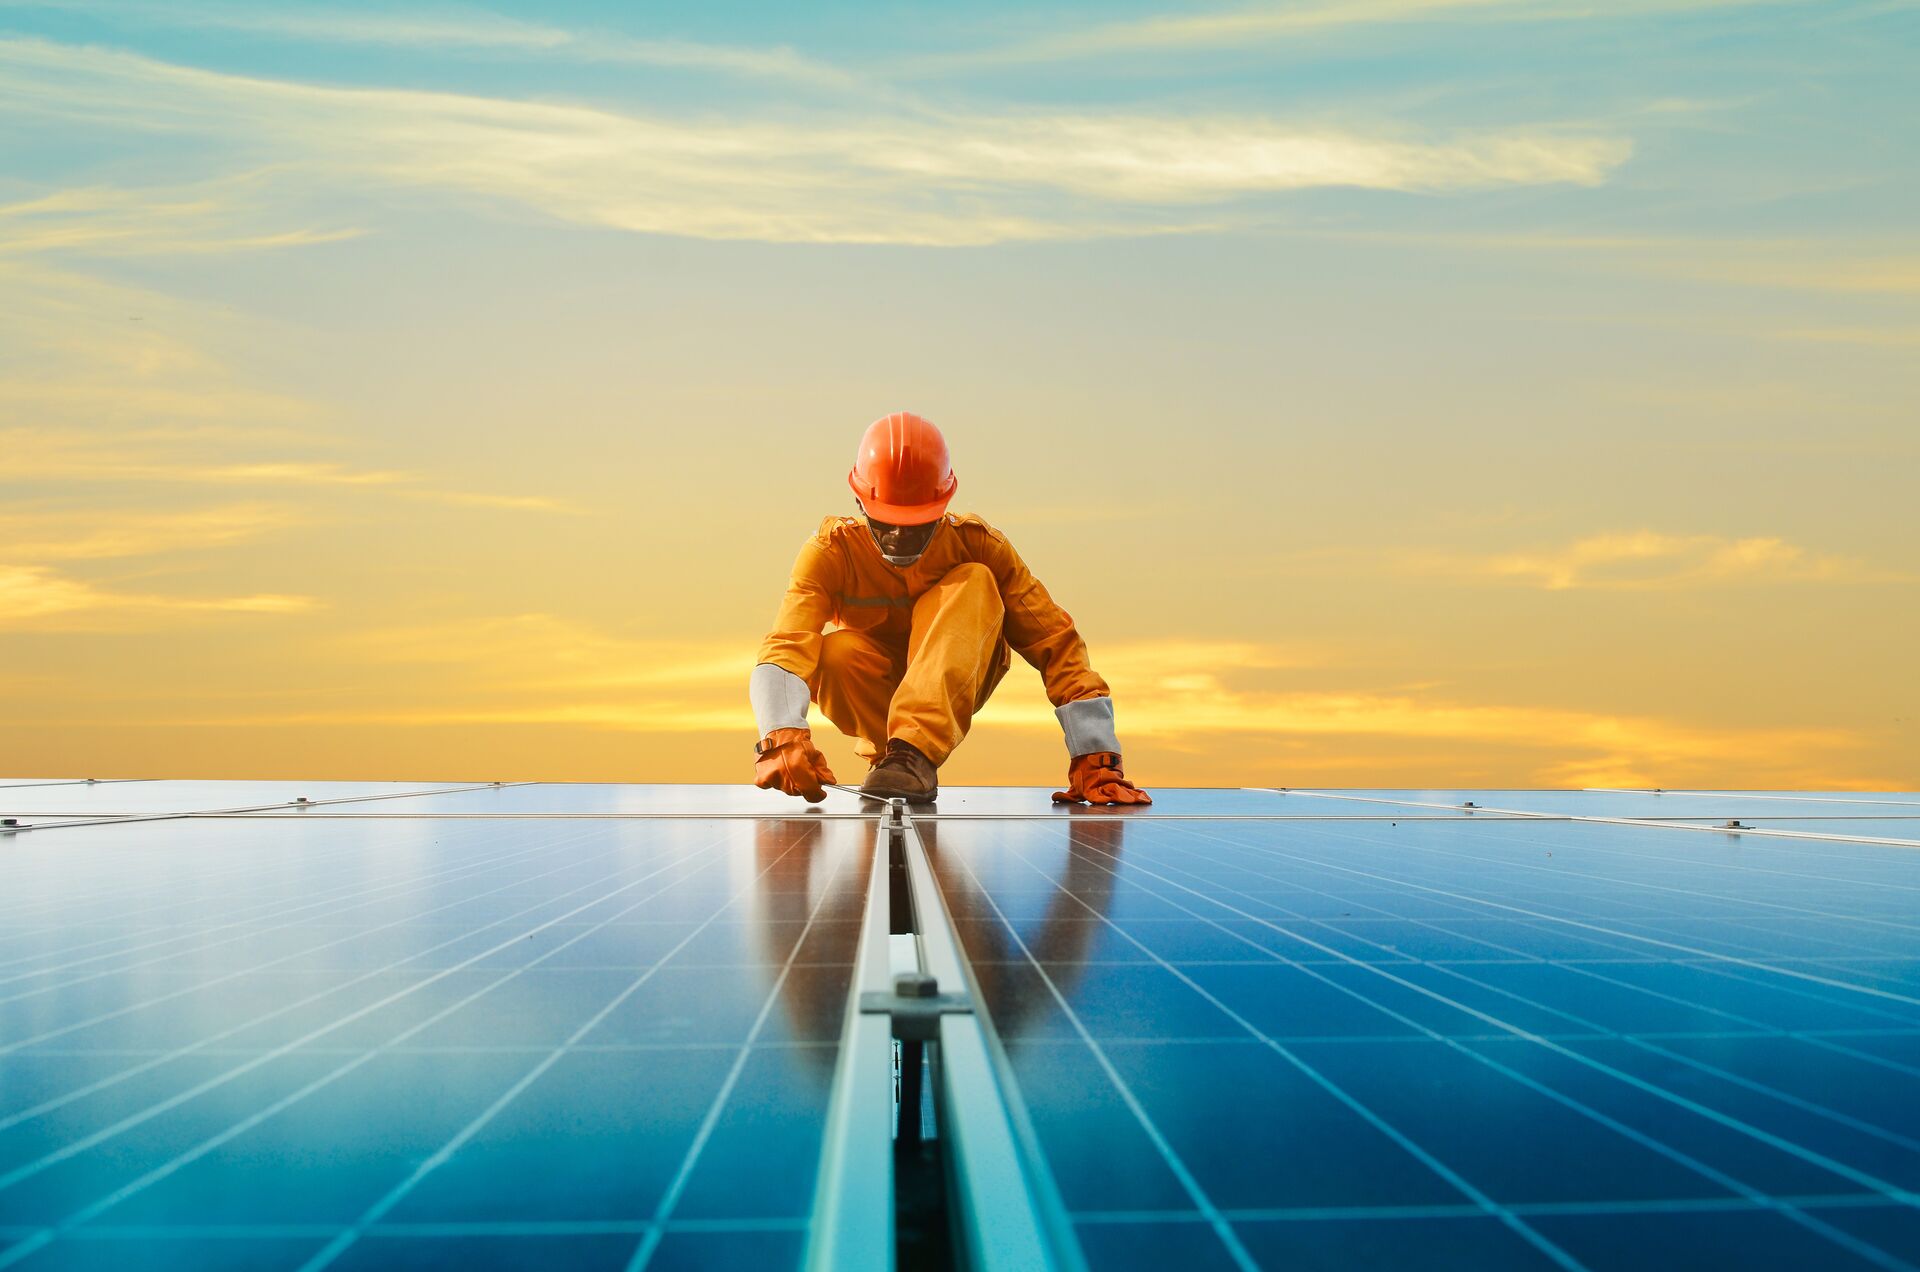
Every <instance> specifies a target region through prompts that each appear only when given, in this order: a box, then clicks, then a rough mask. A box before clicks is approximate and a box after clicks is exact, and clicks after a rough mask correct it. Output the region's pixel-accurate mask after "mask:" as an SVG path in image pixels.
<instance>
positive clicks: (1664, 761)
mask: <svg viewBox="0 0 1920 1272" xmlns="http://www.w3.org/2000/svg"><path fill="white" fill-rule="evenodd" d="M1201 644H1202V645H1205V644H1206V642H1201ZM1192 647H1193V642H1187V641H1176V642H1172V643H1171V644H1168V643H1166V642H1157V641H1156V642H1144V643H1140V644H1137V645H1132V646H1116V647H1114V648H1112V649H1110V650H1102V651H1100V652H1099V659H1098V661H1099V663H1100V665H1101V668H1102V671H1103V674H1105V675H1106V676H1107V678H1108V680H1109V681H1111V683H1112V685H1113V691H1114V700H1115V703H1116V704H1117V707H1118V717H1119V726H1120V732H1121V735H1122V737H1123V738H1139V739H1141V740H1143V741H1149V742H1151V744H1152V745H1153V746H1155V747H1156V748H1157V747H1170V748H1171V749H1173V750H1175V751H1178V750H1181V749H1183V748H1194V749H1205V750H1207V751H1209V752H1210V753H1214V754H1218V753H1219V752H1220V748H1221V747H1222V739H1223V738H1241V739H1245V738H1249V737H1252V736H1259V737H1261V738H1262V739H1264V740H1266V741H1267V742H1270V743H1271V744H1273V745H1274V746H1275V747H1282V748H1283V747H1284V746H1285V745H1286V744H1288V743H1289V740H1292V741H1300V742H1305V743H1306V744H1307V746H1306V751H1305V757H1306V759H1308V760H1311V759H1312V758H1313V756H1314V755H1315V754H1318V753H1321V752H1326V753H1327V754H1329V755H1334V754H1339V753H1340V748H1341V747H1342V746H1343V745H1346V743H1345V742H1343V741H1342V740H1343V739H1344V740H1347V742H1354V743H1365V744H1370V745H1378V744H1381V743H1388V742H1390V743H1392V744H1394V745H1404V744H1408V743H1413V744H1418V743H1421V742H1429V743H1432V742H1439V743H1445V744H1447V745H1449V746H1450V747H1452V748H1454V749H1453V751H1452V753H1451V755H1450V757H1449V758H1450V763H1449V765H1447V766H1446V767H1452V768H1454V769H1459V768H1462V767H1466V766H1467V765H1468V764H1469V763H1470V760H1469V754H1470V753H1471V752H1481V753H1485V752H1496V753H1498V754H1500V755H1501V757H1502V759H1501V765H1502V767H1504V768H1505V769H1506V770H1507V771H1509V772H1512V771H1514V769H1515V767H1516V766H1529V767H1530V768H1531V773H1530V778H1531V780H1532V781H1534V782H1537V783H1539V784H1541V785H1566V784H1574V785H1597V784H1603V781H1611V780H1614V779H1618V778H1621V777H1623V776H1624V777H1628V778H1629V779H1630V780H1629V782H1628V783H1627V784H1646V785H1683V784H1685V783H1686V782H1688V781H1700V780H1704V779H1705V778H1706V777H1708V776H1710V775H1713V774H1725V773H1729V772H1739V773H1742V774H1746V775H1749V776H1750V777H1752V778H1753V779H1755V780H1759V781H1763V782H1767V783H1772V784H1788V783H1790V782H1792V781H1798V780H1805V779H1810V778H1814V777H1816V776H1817V777H1820V778H1822V779H1824V780H1827V781H1830V782H1831V781H1838V780H1840V778H1838V777H1837V776H1836V775H1837V774H1841V773H1844V772H1846V771H1847V770H1848V769H1849V768H1850V766H1854V765H1856V764H1857V759H1858V756H1859V755H1860V754H1861V753H1862V752H1863V751H1865V749H1866V747H1867V744H1868V741H1869V740H1868V739H1866V738H1863V737H1862V736H1861V735H1860V734H1859V733H1857V732H1855V731H1853V730H1849V729H1841V728H1766V727H1754V728H1741V727H1724V726H1722V727H1715V726H1702V725H1696V724H1692V723H1688V722H1685V721H1680V720H1674V719H1666V718H1660V717H1654V716H1643V715H1633V714H1626V713H1619V712H1610V711H1592V710H1582V709H1579V708H1577V707H1567V706H1512V705H1505V704H1500V703H1487V702H1462V701H1459V700H1457V699H1454V698H1449V697H1447V696H1446V695H1445V694H1444V693H1441V692H1435V691H1429V690H1420V689H1416V688H1413V687H1406V688H1402V689H1400V690H1394V691H1379V690H1373V689H1354V690H1348V691H1325V690H1314V691H1294V690H1286V689H1280V690H1274V689H1266V688H1259V689H1255V688H1248V687H1245V686H1244V685H1243V684H1240V683H1237V682H1239V681H1242V680H1244V677H1243V676H1242V675H1241V672H1242V670H1243V668H1244V667H1246V666H1247V665H1249V663H1250V662H1251V664H1252V665H1259V664H1260V663H1266V664H1268V665H1282V664H1285V663H1287V662H1288V661H1289V660H1291V659H1294V658H1296V657H1297V655H1296V654H1294V653H1292V652H1290V651H1287V650H1285V649H1269V650H1265V651H1264V652H1254V653H1253V656H1252V659H1251V660H1249V659H1248V653H1249V651H1259V650H1260V647H1257V646H1250V647H1248V648H1247V649H1241V650H1239V651H1238V652H1236V653H1234V654H1233V655H1232V661H1230V662H1228V663H1226V664H1225V665H1222V664H1219V663H1206V662H1193V661H1190V659H1191V656H1192ZM1167 653H1172V654H1173V655H1174V656H1173V657H1172V658H1170V659H1169V658H1165V657H1163V655H1165V654H1167ZM1156 666H1159V667H1161V668H1162V670H1161V671H1160V672H1158V673H1155V672H1153V671H1151V670H1148V669H1150V668H1154V667H1156ZM981 719H982V720H983V721H991V722H993V723H994V724H996V725H1010V726H1012V727H1016V728H1022V729H1031V730H1042V731H1045V730H1050V729H1054V728H1057V727H1058V726H1057V724H1056V722H1055V721H1054V718H1053V713H1052V712H1051V711H1050V710H1049V709H1048V708H1047V704H1046V702H1045V701H1044V700H1043V699H1041V700H1035V699H1034V697H1033V696H1032V695H1013V694H1002V695H998V696H996V698H995V700H994V701H993V702H991V703H989V704H988V706H987V708H986V710H985V711H984V712H983V713H982V716H981ZM1241 745H1244V744H1241ZM1270 754H1271V758H1270V760H1269V761H1268V764H1269V771H1270V772H1284V771H1285V767H1286V765H1287V763H1288V756H1289V755H1290V754H1291V752H1289V751H1287V750H1285V749H1276V750H1273V751H1272V752H1271V753H1270ZM1329 762H1332V761H1329ZM1378 762H1379V761H1378V758H1377V753H1375V758H1373V759H1371V760H1369V759H1368V758H1366V756H1365V747H1364V746H1362V747H1360V748H1359V749H1354V748H1353V747H1349V748H1348V754H1347V757H1346V760H1345V762H1344V767H1345V768H1346V769H1347V771H1349V772H1365V771H1367V770H1368V768H1369V767H1377V764H1378ZM1244 767H1245V766H1239V767H1237V768H1236V769H1235V771H1236V772H1241V771H1244ZM1267 780H1269V781H1278V780H1283V779H1280V778H1269V779H1267Z"/></svg>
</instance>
